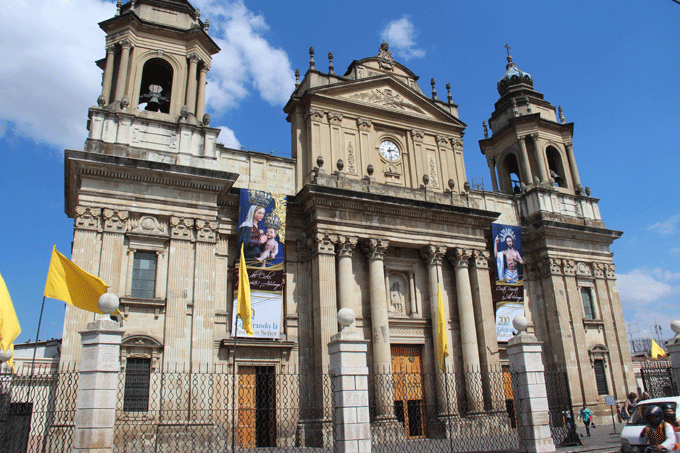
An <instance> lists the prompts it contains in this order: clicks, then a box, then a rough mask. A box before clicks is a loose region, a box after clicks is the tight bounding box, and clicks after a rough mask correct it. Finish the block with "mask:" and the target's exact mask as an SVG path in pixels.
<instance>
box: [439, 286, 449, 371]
mask: <svg viewBox="0 0 680 453" xmlns="http://www.w3.org/2000/svg"><path fill="white" fill-rule="evenodd" d="M448 356H449V338H448V335H447V334H446V314H445V313H444V300H443V299H442V289H441V287H440V286H439V283H437V359H438V360H439V369H440V370H442V371H446V362H445V359H446V357H448Z"/></svg>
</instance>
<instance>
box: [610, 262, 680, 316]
mask: <svg viewBox="0 0 680 453" xmlns="http://www.w3.org/2000/svg"><path fill="white" fill-rule="evenodd" d="M654 274H655V273H654V271H650V270H648V269H645V268H640V269H634V270H632V271H630V272H629V273H627V274H616V279H617V284H618V288H619V296H620V298H621V305H622V306H624V308H625V307H626V306H633V305H639V304H651V303H653V302H656V301H657V300H659V299H661V298H663V297H667V296H670V295H671V294H673V293H674V292H676V291H677V290H678V288H674V287H673V286H671V285H669V284H668V283H664V282H662V281H660V280H659V279H657V278H655V275H654Z"/></svg>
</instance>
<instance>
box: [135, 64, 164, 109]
mask: <svg viewBox="0 0 680 453" xmlns="http://www.w3.org/2000/svg"><path fill="white" fill-rule="evenodd" d="M171 95H172V66H170V63H168V62H167V61H165V60H163V59H162V58H152V59H151V60H149V61H147V62H146V63H144V69H143V70H142V84H141V87H140V89H139V103H138V108H141V107H144V110H149V111H152V112H161V113H169V112H170V96H171Z"/></svg>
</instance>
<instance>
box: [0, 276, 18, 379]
mask: <svg viewBox="0 0 680 453" xmlns="http://www.w3.org/2000/svg"><path fill="white" fill-rule="evenodd" d="M20 333H21V326H20V325H19V318H17V313H16V312H15V311H14V305H13V304H12V299H11V298H10V297H9V291H7V285H5V280H3V278H2V275H0V349H2V350H3V351H5V352H7V351H10V352H11V353H12V355H14V340H16V339H17V337H18V336H19V334H20ZM7 365H9V366H11V367H12V369H14V360H13V359H9V361H7Z"/></svg>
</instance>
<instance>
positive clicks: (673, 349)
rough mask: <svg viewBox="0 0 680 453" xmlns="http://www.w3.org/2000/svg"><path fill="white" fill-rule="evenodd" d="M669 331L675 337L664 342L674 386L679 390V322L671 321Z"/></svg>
mask: <svg viewBox="0 0 680 453" xmlns="http://www.w3.org/2000/svg"><path fill="white" fill-rule="evenodd" d="M671 330H673V332H675V336H674V337H673V338H671V339H670V340H668V341H667V342H666V349H667V350H668V355H669V356H670V358H671V366H672V367H673V376H674V377H675V386H676V387H677V388H680V321H673V322H672V323H671Z"/></svg>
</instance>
